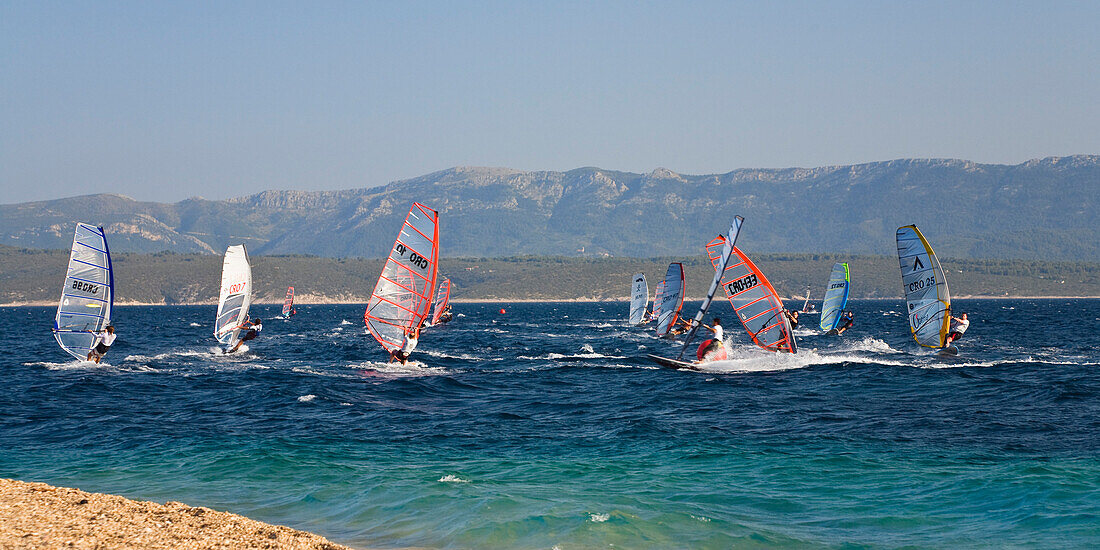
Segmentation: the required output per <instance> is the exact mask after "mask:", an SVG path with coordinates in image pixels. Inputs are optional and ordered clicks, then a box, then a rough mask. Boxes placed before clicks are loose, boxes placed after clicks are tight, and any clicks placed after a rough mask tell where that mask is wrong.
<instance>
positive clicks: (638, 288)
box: [630, 273, 649, 325]
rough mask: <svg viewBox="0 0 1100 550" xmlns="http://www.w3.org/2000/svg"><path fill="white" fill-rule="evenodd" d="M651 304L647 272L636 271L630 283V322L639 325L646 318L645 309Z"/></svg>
mask: <svg viewBox="0 0 1100 550" xmlns="http://www.w3.org/2000/svg"><path fill="white" fill-rule="evenodd" d="M647 305H649V283H647V282H646V280H645V273H635V274H634V282H633V283H632V284H631V285H630V324H632V325H637V324H640V323H641V322H642V321H644V320H645V309H646V306H647Z"/></svg>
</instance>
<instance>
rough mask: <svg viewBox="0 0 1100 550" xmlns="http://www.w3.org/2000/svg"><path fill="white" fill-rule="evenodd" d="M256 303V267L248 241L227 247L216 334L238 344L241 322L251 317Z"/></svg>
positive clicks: (230, 344) (217, 336)
mask: <svg viewBox="0 0 1100 550" xmlns="http://www.w3.org/2000/svg"><path fill="white" fill-rule="evenodd" d="M251 304H252V267H251V266H249V265H248V253H247V252H245V249H244V245H243V244H238V245H234V246H230V247H229V248H226V249H225V260H223V261H222V286H221V294H220V296H219V298H218V315H217V317H215V318H214V337H215V338H217V339H218V341H219V342H221V343H222V344H224V345H226V346H228V347H232V346H235V345H237V336H238V334H239V333H240V332H241V324H242V323H244V322H245V321H246V320H247V319H248V307H249V306H250V305H251Z"/></svg>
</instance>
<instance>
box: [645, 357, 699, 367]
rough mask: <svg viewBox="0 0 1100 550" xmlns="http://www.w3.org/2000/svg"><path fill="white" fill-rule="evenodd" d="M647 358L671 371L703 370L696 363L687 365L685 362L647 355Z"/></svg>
mask: <svg viewBox="0 0 1100 550" xmlns="http://www.w3.org/2000/svg"><path fill="white" fill-rule="evenodd" d="M647 357H649V358H650V359H652V360H653V362H654V363H657V364H658V365H661V366H662V367H666V368H670V369H688V370H701V369H700V368H699V365H696V364H694V363H687V362H684V361H677V360H675V359H669V358H667V357H661V356H659V355H653V354H647Z"/></svg>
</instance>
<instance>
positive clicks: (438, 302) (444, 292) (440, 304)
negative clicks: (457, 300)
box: [432, 279, 451, 325]
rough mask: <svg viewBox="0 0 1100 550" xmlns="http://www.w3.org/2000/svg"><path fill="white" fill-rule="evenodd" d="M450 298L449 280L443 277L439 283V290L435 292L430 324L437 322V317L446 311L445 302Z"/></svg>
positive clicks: (436, 323)
mask: <svg viewBox="0 0 1100 550" xmlns="http://www.w3.org/2000/svg"><path fill="white" fill-rule="evenodd" d="M450 299H451V280H450V279H443V282H442V283H439V290H437V291H436V292H435V305H434V306H433V309H432V324H433V325H438V324H439V317H440V316H441V315H443V312H444V311H447V303H448V302H449V301H450Z"/></svg>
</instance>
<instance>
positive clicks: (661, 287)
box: [650, 279, 665, 319]
mask: <svg viewBox="0 0 1100 550" xmlns="http://www.w3.org/2000/svg"><path fill="white" fill-rule="evenodd" d="M664 294H665V281H664V280H663V279H662V280H661V282H659V283H657V291H656V292H654V293H653V313H652V314H650V319H660V318H661V299H662V297H663V296H664Z"/></svg>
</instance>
